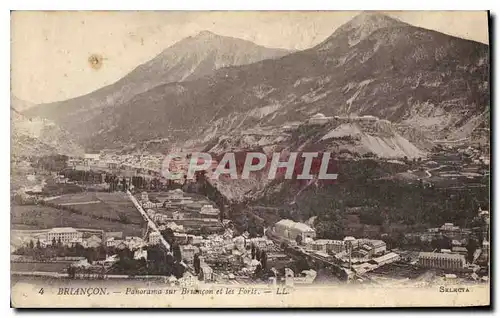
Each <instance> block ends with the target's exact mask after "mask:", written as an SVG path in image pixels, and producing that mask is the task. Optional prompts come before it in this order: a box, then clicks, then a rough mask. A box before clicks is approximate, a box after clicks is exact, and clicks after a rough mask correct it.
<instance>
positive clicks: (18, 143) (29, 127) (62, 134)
mask: <svg viewBox="0 0 500 318" xmlns="http://www.w3.org/2000/svg"><path fill="white" fill-rule="evenodd" d="M23 105H26V104H25V102H23V101H22V100H20V99H18V98H17V97H15V96H12V98H11V153H12V154H13V155H16V156H42V155H50V154H65V155H75V154H82V153H83V149H82V148H81V147H80V146H79V145H77V144H76V143H75V142H74V141H73V140H72V138H71V135H70V134H69V132H67V131H65V130H63V129H61V128H60V127H58V126H57V125H56V124H55V123H54V122H51V121H50V120H47V119H43V118H37V117H32V118H29V117H26V116H24V115H22V114H21V113H20V112H19V111H18V109H22V107H23Z"/></svg>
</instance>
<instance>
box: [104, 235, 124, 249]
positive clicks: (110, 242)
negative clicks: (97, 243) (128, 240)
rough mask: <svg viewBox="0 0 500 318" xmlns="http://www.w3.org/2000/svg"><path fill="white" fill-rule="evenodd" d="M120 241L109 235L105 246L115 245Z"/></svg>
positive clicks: (120, 241)
mask: <svg viewBox="0 0 500 318" xmlns="http://www.w3.org/2000/svg"><path fill="white" fill-rule="evenodd" d="M122 242H123V240H118V239H116V238H114V237H110V238H108V239H107V240H106V247H116V246H118V245H119V244H120V243H122Z"/></svg>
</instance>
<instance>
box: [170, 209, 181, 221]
mask: <svg viewBox="0 0 500 318" xmlns="http://www.w3.org/2000/svg"><path fill="white" fill-rule="evenodd" d="M172 219H174V220H183V219H184V214H182V213H181V212H179V211H175V212H173V213H172Z"/></svg>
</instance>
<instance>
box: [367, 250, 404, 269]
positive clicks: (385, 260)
mask: <svg viewBox="0 0 500 318" xmlns="http://www.w3.org/2000/svg"><path fill="white" fill-rule="evenodd" d="M400 258H401V257H400V256H399V255H398V254H396V253H394V252H390V253H387V254H385V255H382V256H379V257H377V258H374V259H373V261H374V262H375V263H376V264H377V265H379V266H382V265H385V264H389V263H392V262H397V261H399V260H400Z"/></svg>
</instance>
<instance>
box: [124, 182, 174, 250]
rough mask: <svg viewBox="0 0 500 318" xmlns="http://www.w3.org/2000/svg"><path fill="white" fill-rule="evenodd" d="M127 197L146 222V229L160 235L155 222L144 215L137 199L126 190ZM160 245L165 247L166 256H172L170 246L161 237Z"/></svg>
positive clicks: (144, 212)
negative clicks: (148, 228)
mask: <svg viewBox="0 0 500 318" xmlns="http://www.w3.org/2000/svg"><path fill="white" fill-rule="evenodd" d="M127 195H128V197H129V198H130V201H132V203H133V204H134V205H135V207H136V209H137V211H139V213H140V214H141V215H142V217H143V218H144V220H146V222H148V227H150V228H151V229H152V230H153V231H154V232H158V233H160V229H158V226H156V224H155V222H153V220H151V219H150V218H149V216H148V215H147V214H146V211H144V209H143V208H142V206H141V205H140V204H139V201H137V199H136V198H135V197H134V196H133V195H132V193H130V191H128V190H127ZM160 243H161V244H162V245H163V246H164V247H165V249H166V251H167V254H168V255H172V253H171V252H170V244H168V242H167V241H166V240H165V238H164V237H163V235H161V236H160Z"/></svg>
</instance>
